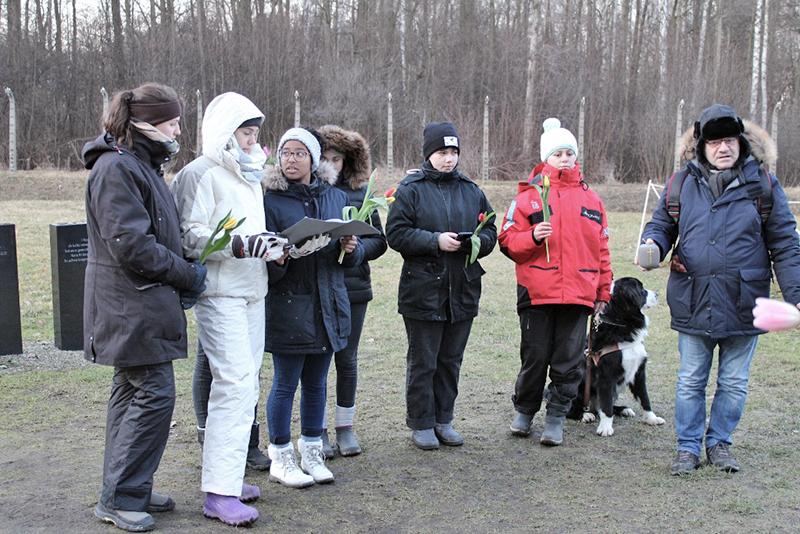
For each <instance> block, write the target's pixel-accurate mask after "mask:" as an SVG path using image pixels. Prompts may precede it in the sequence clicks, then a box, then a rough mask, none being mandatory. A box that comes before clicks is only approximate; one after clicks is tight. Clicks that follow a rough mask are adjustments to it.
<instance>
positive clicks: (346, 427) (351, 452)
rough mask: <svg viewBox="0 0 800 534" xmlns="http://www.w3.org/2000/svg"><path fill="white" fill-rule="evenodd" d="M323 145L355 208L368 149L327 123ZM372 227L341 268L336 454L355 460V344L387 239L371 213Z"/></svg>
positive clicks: (328, 448)
mask: <svg viewBox="0 0 800 534" xmlns="http://www.w3.org/2000/svg"><path fill="white" fill-rule="evenodd" d="M319 133H320V136H321V137H322V140H323V147H322V160H323V162H322V163H321V165H329V166H330V167H331V168H332V169H333V171H334V179H335V184H336V187H337V188H338V189H339V190H340V191H342V192H344V193H345V194H346V195H347V203H348V205H350V206H355V207H356V208H360V207H361V205H362V204H363V202H364V195H365V194H366V187H367V183H368V182H369V176H370V171H371V169H372V163H371V161H370V153H369V145H368V144H367V141H366V140H365V139H364V137H363V136H362V135H361V134H359V133H358V132H355V131H352V130H345V129H343V128H340V127H339V126H334V125H331V124H328V125H326V126H323V127H322V128H320V129H319ZM370 223H371V224H372V226H374V227H375V228H378V229H379V230H381V234H380V235H374V236H364V237H362V238H361V248H362V249H363V252H364V261H363V262H362V263H361V264H360V265H357V266H355V267H351V268H348V269H345V272H344V281H345V285H346V286H347V296H348V298H349V300H350V317H351V329H350V337H349V338H348V340H347V346H346V347H345V348H343V349H342V350H339V351H337V352H336V354H335V356H334V359H335V363H336V412H335V417H336V419H335V423H334V425H335V428H336V450H338V451H339V454H341V455H342V456H355V455H357V454H360V453H361V446H360V445H359V443H358V438H357V437H356V434H355V432H354V431H353V420H354V418H355V409H356V408H355V400H356V382H357V376H358V344H359V341H360V339H361V330H362V328H363V326H364V318H365V316H366V313H367V306H368V303H369V301H370V300H372V280H371V277H370V269H369V264H368V263H367V262H368V261H370V260H374V259H377V258H379V257H380V256H382V255H383V253H384V252H386V248H387V245H386V236H384V235H383V227H382V226H381V220H380V217H379V216H378V213H377V212H375V213H373V214H372V219H371V221H370ZM327 427H328V425H327V410H326V417H325V418H324V419H323V423H322V442H323V444H324V450H325V453H326V456H327V457H329V458H330V457H332V456H333V455H334V452H335V450H334V448H333V447H332V446H331V445H330V442H329V440H328V430H327Z"/></svg>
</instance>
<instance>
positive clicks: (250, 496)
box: [239, 482, 261, 502]
mask: <svg viewBox="0 0 800 534" xmlns="http://www.w3.org/2000/svg"><path fill="white" fill-rule="evenodd" d="M259 497H261V489H259V487H258V486H255V485H253V484H248V483H247V482H243V483H242V494H241V495H240V496H239V500H240V501H242V502H253V501H257V500H258V498H259Z"/></svg>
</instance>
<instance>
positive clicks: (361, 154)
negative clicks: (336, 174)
mask: <svg viewBox="0 0 800 534" xmlns="http://www.w3.org/2000/svg"><path fill="white" fill-rule="evenodd" d="M319 133H320V135H322V138H323V139H324V140H325V147H324V148H323V150H325V149H328V148H331V149H333V150H335V151H337V152H341V153H342V154H343V155H344V166H343V167H342V173H341V181H342V183H344V184H346V185H347V186H348V187H350V188H351V189H360V188H361V187H363V186H365V185H366V184H367V182H369V175H370V173H371V172H372V160H371V158H370V153H369V143H367V141H366V139H364V137H363V136H362V135H361V134H360V133H358V132H355V131H352V130H345V129H343V128H340V127H339V126H335V125H333V124H326V125H325V126H323V127H321V128H320V129H319Z"/></svg>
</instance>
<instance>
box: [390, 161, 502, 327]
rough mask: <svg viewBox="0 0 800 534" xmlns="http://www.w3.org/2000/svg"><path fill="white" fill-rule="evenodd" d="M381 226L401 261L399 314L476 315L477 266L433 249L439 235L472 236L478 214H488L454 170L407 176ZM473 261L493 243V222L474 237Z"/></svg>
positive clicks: (427, 169)
mask: <svg viewBox="0 0 800 534" xmlns="http://www.w3.org/2000/svg"><path fill="white" fill-rule="evenodd" d="M395 199H396V200H395V202H394V204H392V207H391V209H390V210H389V217H388V219H387V221H386V238H387V239H388V241H389V246H390V247H392V248H393V249H395V250H396V251H398V252H399V253H400V254H401V255H402V256H403V270H402V272H401V274H400V285H399V289H398V295H397V308H398V311H399V312H400V314H401V315H403V316H405V317H409V318H411V319H417V320H421V321H452V322H457V321H465V320H467V319H472V318H474V317H475V316H476V315H478V302H479V300H480V296H481V276H483V275H484V273H485V271H484V270H483V267H481V265H480V263H479V262H478V261H476V262H475V263H472V264H469V265H466V260H467V252H466V250H465V249H461V250H458V251H455V252H442V251H441V250H439V243H438V239H439V234H441V233H442V232H456V233H459V232H472V231H474V230H475V227H476V226H477V225H478V215H479V214H480V213H482V212H491V211H492V207H491V206H490V205H489V201H488V200H487V199H486V195H484V194H483V191H481V189H480V188H479V187H478V186H477V184H475V182H473V181H472V180H470V179H469V178H467V177H466V176H464V175H463V174H461V173H460V172H459V171H458V170H455V171H453V172H450V173H441V172H438V171H437V170H435V169H434V168H433V167H432V166H431V164H430V163H429V162H427V161H426V162H425V163H424V164H423V166H422V169H420V170H419V171H416V172H414V173H412V174H409V175H407V176H406V177H405V178H404V179H403V181H402V182H401V183H400V187H398V188H397V192H396V193H395ZM480 241H481V246H480V252H479V253H478V257H479V258H482V257H484V256H486V255H488V254H489V253H490V252H491V251H492V249H493V248H494V245H495V243H497V229H496V228H495V225H494V219H492V221H491V222H489V223H487V224H486V225H485V226H484V227H483V230H481V233H480Z"/></svg>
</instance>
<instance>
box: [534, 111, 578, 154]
mask: <svg viewBox="0 0 800 534" xmlns="http://www.w3.org/2000/svg"><path fill="white" fill-rule="evenodd" d="M542 128H543V129H544V133H542V137H541V140H540V142H539V153H540V155H541V156H542V161H547V158H549V157H550V156H552V155H553V153H554V152H556V151H557V150H563V149H565V148H568V149H570V150H572V151H573V152H575V157H577V156H578V141H576V140H575V136H574V135H572V132H570V131H569V130H567V129H566V128H562V127H561V121H560V120H558V119H557V118H555V117H550V118H549V119H547V120H546V121H544V122H543V123H542Z"/></svg>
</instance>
